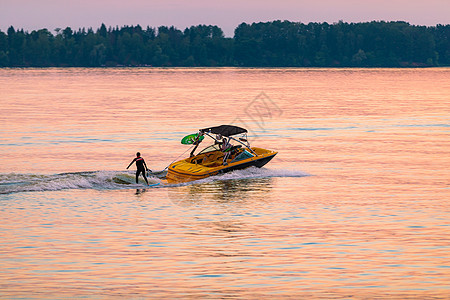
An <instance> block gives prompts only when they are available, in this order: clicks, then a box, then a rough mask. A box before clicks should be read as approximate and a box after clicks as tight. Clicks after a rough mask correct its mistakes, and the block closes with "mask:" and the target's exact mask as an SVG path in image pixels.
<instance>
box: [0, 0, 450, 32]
mask: <svg viewBox="0 0 450 300" xmlns="http://www.w3.org/2000/svg"><path fill="white" fill-rule="evenodd" d="M273 20H289V21H293V22H303V23H309V22H328V23H333V22H338V21H339V20H343V21H344V22H364V21H373V20H384V21H399V20H400V21H406V22H409V23H411V24H416V25H428V26H432V25H436V24H450V0H366V1H364V0H259V1H258V0H216V1H213V0H209V1H207V0H189V1H188V0H184V1H183V0H165V1H163V0H161V1H153V0H70V1H67V0H0V30H2V31H6V30H7V28H8V27H9V26H11V25H12V26H14V28H16V29H22V28H23V29H24V30H28V31H32V30H35V29H42V28H47V29H49V30H50V31H53V30H54V29H55V28H65V27H67V26H69V27H71V28H72V29H75V30H76V29H78V28H81V27H85V28H88V27H92V28H94V29H97V28H98V27H100V25H101V24H102V23H104V24H105V25H106V26H107V27H109V26H113V27H115V26H119V27H121V26H124V25H137V24H139V25H141V26H142V27H144V28H145V27H147V26H150V27H158V26H161V25H166V26H172V25H173V26H175V27H177V28H179V29H181V30H184V29H185V28H186V27H189V26H192V25H199V24H206V25H217V26H219V27H220V28H222V30H223V31H224V33H225V35H226V36H229V37H231V36H233V32H234V29H235V28H236V27H237V26H238V25H239V24H240V23H242V22H246V23H252V22H266V21H273Z"/></svg>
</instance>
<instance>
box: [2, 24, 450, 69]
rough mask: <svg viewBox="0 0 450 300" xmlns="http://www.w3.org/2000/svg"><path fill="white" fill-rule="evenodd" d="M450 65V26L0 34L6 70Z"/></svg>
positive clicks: (203, 27)
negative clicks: (228, 34)
mask: <svg viewBox="0 0 450 300" xmlns="http://www.w3.org/2000/svg"><path fill="white" fill-rule="evenodd" d="M119 66H126V67H142V66H153V67H221V66H230V67H437V66H450V25H436V26H430V27H427V26H417V25H411V24H409V23H406V22H384V21H373V22H364V23H346V22H342V21H340V22H338V23H333V24H328V23H308V24H304V23H299V22H290V21H273V22H260V23H252V24H247V23H242V24H240V25H239V26H238V27H237V28H236V29H235V31H234V37H232V38H230V37H225V36H224V33H223V31H222V29H221V28H219V27H217V26H212V25H199V26H192V27H190V28H186V29H184V31H181V30H179V29H177V28H175V27H173V26H172V27H167V26H160V27H157V28H153V27H146V28H145V29H144V28H142V27H141V26H139V25H137V26H123V27H121V28H119V27H109V28H106V26H105V25H104V24H101V26H100V27H99V28H98V29H96V30H94V29H92V28H88V29H85V28H80V29H78V30H73V29H72V28H70V27H66V28H65V29H62V28H56V29H54V31H53V33H52V32H50V31H49V30H48V29H40V30H33V31H31V32H28V31H24V30H23V29H20V30H16V29H15V28H14V27H12V26H11V27H9V28H8V29H7V31H6V32H2V31H0V67H119Z"/></svg>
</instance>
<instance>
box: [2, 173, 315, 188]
mask: <svg viewBox="0 0 450 300" xmlns="http://www.w3.org/2000/svg"><path fill="white" fill-rule="evenodd" d="M308 175H309V174H307V173H305V172H301V171H295V170H271V169H265V168H261V169H258V168H248V169H245V170H238V171H233V172H230V173H226V174H223V175H219V176H213V177H209V178H205V179H202V180H198V181H191V182H187V183H182V184H171V185H164V184H161V185H158V187H172V186H180V185H190V184H203V183H209V182H212V181H216V180H239V179H250V178H263V177H303V176H308ZM159 177H161V176H159ZM140 180H142V178H141V179H140ZM149 183H161V179H160V178H158V177H154V176H150V177H149ZM143 187H144V186H143V185H142V184H141V183H138V184H136V183H135V175H134V173H133V172H123V171H92V172H75V173H60V174H53V175H40V174H16V173H10V174H0V194H12V193H22V192H39V191H59V190H69V189H95V190H121V189H136V188H143Z"/></svg>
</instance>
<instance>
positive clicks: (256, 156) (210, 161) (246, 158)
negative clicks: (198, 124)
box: [166, 125, 278, 183]
mask: <svg viewBox="0 0 450 300" xmlns="http://www.w3.org/2000/svg"><path fill="white" fill-rule="evenodd" d="M205 136H208V137H210V138H211V139H212V140H213V141H214V144H212V145H210V146H208V147H206V148H205V149H203V150H202V151H200V152H199V153H198V154H194V153H195V151H196V150H197V148H198V146H199V145H200V143H201V142H202V141H203V139H204V137H205ZM182 143H183V144H193V145H195V147H194V149H193V150H192V152H191V154H190V157H189V158H186V159H183V160H180V161H177V162H174V163H172V164H170V165H169V167H168V171H167V175H166V179H167V181H168V182H169V183H179V182H187V181H192V180H198V179H202V178H206V177H209V176H214V175H218V174H222V173H226V172H230V171H234V170H239V169H245V168H248V167H252V166H254V167H258V168H261V167H262V166H264V165H265V164H267V163H268V162H269V161H270V160H271V159H272V158H273V157H274V156H275V155H276V154H277V153H278V152H275V151H272V150H267V149H263V148H257V147H250V143H249V142H248V139H247V130H246V129H244V128H241V127H238V126H233V125H220V126H216V127H209V128H205V129H200V130H199V132H198V133H196V134H193V135H189V136H186V137H184V138H183V140H182ZM233 143H235V145H233Z"/></svg>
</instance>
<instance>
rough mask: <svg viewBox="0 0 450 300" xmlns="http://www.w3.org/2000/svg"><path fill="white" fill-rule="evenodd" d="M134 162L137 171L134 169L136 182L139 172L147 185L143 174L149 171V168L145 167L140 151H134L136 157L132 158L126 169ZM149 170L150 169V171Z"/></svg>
mask: <svg viewBox="0 0 450 300" xmlns="http://www.w3.org/2000/svg"><path fill="white" fill-rule="evenodd" d="M134 162H136V167H137V171H136V183H138V179H139V174H140V173H142V176H143V177H144V179H145V182H146V183H147V185H148V180H147V177H146V176H145V171H150V169H149V168H147V164H146V163H145V160H144V159H143V158H142V157H141V153H139V152H138V153H136V158H135V159H133V161H132V162H131V163H130V164H129V165H128V167H127V170H128V168H129V167H131V165H132V164H133V163H134ZM150 172H151V171H150Z"/></svg>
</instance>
